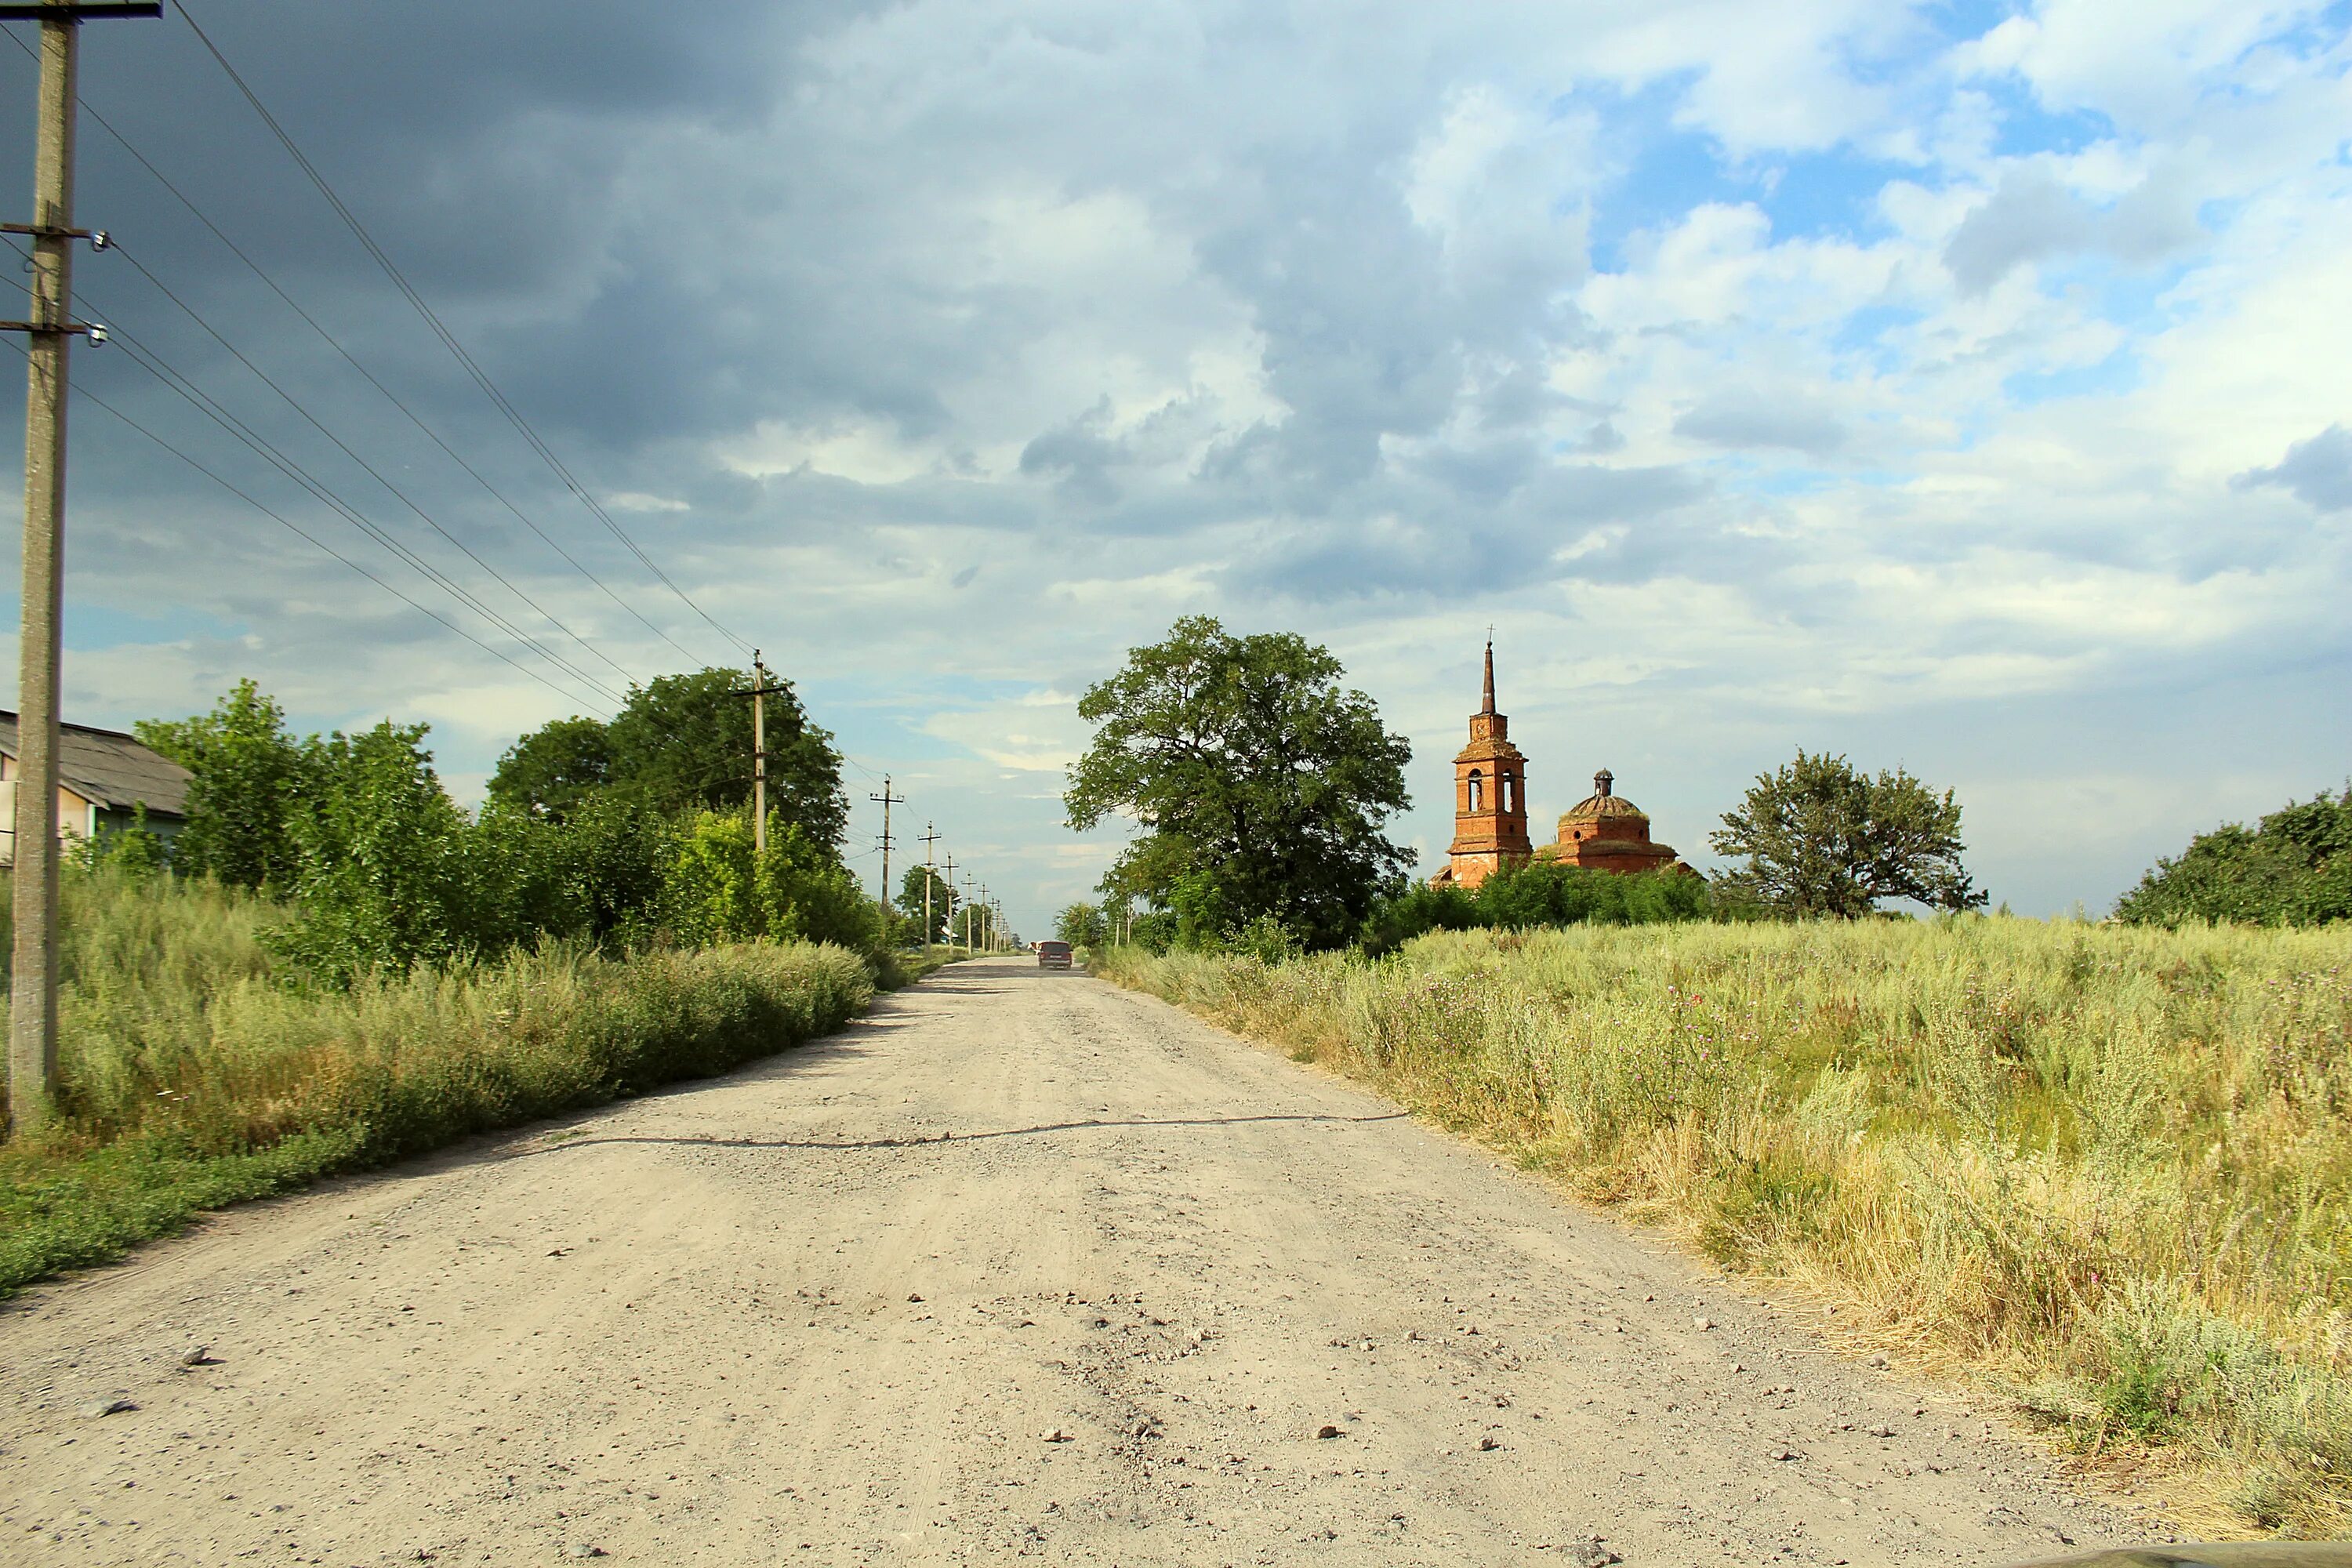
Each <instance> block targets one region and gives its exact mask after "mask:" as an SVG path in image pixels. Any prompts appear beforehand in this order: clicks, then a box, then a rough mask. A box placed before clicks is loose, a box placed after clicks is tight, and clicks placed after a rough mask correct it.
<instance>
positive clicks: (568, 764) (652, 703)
mask: <svg viewBox="0 0 2352 1568" xmlns="http://www.w3.org/2000/svg"><path fill="white" fill-rule="evenodd" d="M770 679H771V682H772V684H771V686H770V688H769V690H768V697H767V731H768V734H767V739H768V809H769V811H770V812H771V813H772V814H778V815H781V816H782V818H783V820H785V821H786V822H789V823H793V824H796V825H797V826H799V827H800V829H801V831H802V832H803V833H804V834H806V835H807V836H808V838H809V841H810V842H811V843H813V844H817V845H821V846H824V847H827V848H834V849H837V848H838V847H839V846H840V844H841V837H842V834H843V832H844V831H845V829H846V828H847V826H848V824H849V801H848V797H847V796H846V795H844V794H843V793H842V787H841V753H840V752H836V751H835V750H834V747H833V737H832V735H830V734H829V733H827V732H826V731H824V729H822V728H820V727H819V726H817V725H815V724H814V723H811V722H810V721H809V717H808V714H807V712H806V710H803V708H802V706H801V702H800V698H799V696H798V694H797V693H795V692H794V691H793V687H792V683H791V682H790V681H779V680H775V679H774V678H773V677H771V678H770ZM750 689H751V672H750V671H748V670H740V669H720V668H709V669H701V670H697V671H695V672H694V673H693V674H691V675H664V676H658V677H656V678H655V679H653V680H651V681H648V682H647V683H646V684H645V685H643V686H633V687H631V688H630V689H629V698H628V700H627V701H626V702H625V703H624V704H622V707H621V710H620V712H618V713H616V714H614V716H613V721H612V722H611V723H609V724H600V723H598V722H597V721H595V720H593V719H582V718H577V717H575V718H571V719H558V720H557V721H554V722H553V723H551V724H548V725H545V726H544V727H542V728H541V729H538V730H535V731H532V732H531V733H530V734H528V735H525V736H523V737H522V738H521V739H520V740H519V741H517V742H515V743H514V744H513V745H512V746H510V747H509V748H508V749H507V752H506V754H505V755H504V756H502V757H501V758H499V768H498V772H497V773H496V774H495V775H493V776H492V778H491V780H490V788H489V794H490V798H491V799H493V800H496V801H498V802H499V803H500V804H502V805H510V806H513V807H515V808H517V809H519V810H522V811H526V812H528V813H530V815H532V816H541V817H545V818H547V819H549V820H551V821H562V820H563V819H564V818H565V817H567V816H570V815H571V814H572V813H573V812H575V811H577V810H578V809H579V808H580V805H581V804H582V803H583V801H585V800H587V799H589V798H591V797H593V796H595V795H603V794H605V793H608V792H609V793H611V794H612V795H614V796H616V797H617V798H619V799H621V800H623V801H625V802H627V803H629V804H631V805H636V806H639V807H642V808H644V809H646V810H649V811H656V812H662V813H667V814H670V815H677V814H682V813H690V812H697V811H730V810H740V809H741V808H742V807H743V806H745V805H748V804H749V803H750V801H751V700H750V699H749V698H748V697H746V696H745V695H743V694H744V693H745V692H747V691H749V690H750Z"/></svg>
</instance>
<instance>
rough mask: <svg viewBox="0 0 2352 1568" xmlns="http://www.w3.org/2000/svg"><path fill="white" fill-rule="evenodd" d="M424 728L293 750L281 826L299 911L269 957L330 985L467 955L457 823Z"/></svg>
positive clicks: (386, 730)
mask: <svg viewBox="0 0 2352 1568" xmlns="http://www.w3.org/2000/svg"><path fill="white" fill-rule="evenodd" d="M302 750H303V773H304V777H305V784H306V790H305V793H304V795H303V798H302V801H301V804H300V808H299V810H297V811H296V812H294V813H293V815H292V816H291V817H290V819H289V823H290V827H291V831H292V835H293V838H294V844H295V848H296V851H297V871H296V875H295V878H294V887H293V891H294V894H295V899H296V901H297V902H298V903H299V905H300V906H301V913H300V914H299V916H298V917H297V918H296V919H295V921H294V922H293V923H292V924H291V925H290V926H289V927H287V928H285V929H284V930H283V931H279V932H278V933H277V937H276V940H277V941H278V945H279V947H280V950H281V951H283V952H286V953H287V954H288V956H289V957H290V958H292V959H294V960H295V961H296V962H297V963H300V964H301V965H302V966H303V967H305V968H307V969H309V970H310V971H311V972H312V973H316V974H319V975H320V976H322V977H324V978H327V979H330V980H333V981H336V982H343V981H348V980H350V979H352V977H353V976H355V975H358V974H361V973H366V972H369V971H373V970H404V969H406V968H408V967H409V966H411V965H412V964H415V963H430V962H433V961H436V960H438V959H444V958H447V957H451V956H453V955H455V954H456V953H457V952H460V951H461V950H463V949H464V948H466V947H467V946H468V945H469V941H468V938H469V935H470V933H469V931H468V926H469V924H470V923H471V921H472V920H473V915H474V911H472V910H469V909H468V908H467V899H466V897H465V889H466V885H467V878H466V874H465V868H464V866H463V862H462V859H461V857H462V855H463V853H464V846H463V842H462V839H463V836H464V832H465V829H466V826H467V824H466V820H465V816H464V814H463V813H461V812H459V811H458V809H457V805H456V804H455V803H453V802H452V801H451V800H450V799H449V797H448V795H446V794H444V793H443V792H442V789H441V781H440V779H439V778H438V777H437V776H436V774H435V773H434V771H433V757H432V753H431V752H427V751H426V750H425V725H422V724H394V723H393V722H391V721H389V720H387V721H384V722H383V723H381V724H378V725H377V726H376V727H375V728H374V729H373V730H368V731H362V732H361V733H360V734H357V735H345V734H343V733H342V732H341V731H337V732H336V733H334V734H332V735H331V736H329V737H328V738H327V739H325V740H323V741H321V740H320V739H319V738H318V737H316V736H312V737H311V738H310V740H309V741H308V742H305V743H304V745H303V748H302Z"/></svg>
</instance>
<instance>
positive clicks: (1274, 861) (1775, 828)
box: [1060, 616, 1985, 950]
mask: <svg viewBox="0 0 2352 1568" xmlns="http://www.w3.org/2000/svg"><path fill="white" fill-rule="evenodd" d="M1343 673H1344V672H1343V670H1342V669H1341V667H1340V665H1339V660H1337V659H1336V658H1333V657H1332V656H1331V654H1330V653H1329V652H1328V650H1327V649H1324V648H1321V647H1315V646H1313V645H1311V644H1309V643H1307V641H1305V640H1304V639H1303V638H1300V637H1296V636H1293V635H1290V634H1287V633H1271V634H1264V635H1260V636H1255V637H1234V636H1233V635H1232V634H1230V633H1228V632H1227V631H1226V630H1225V629H1224V627H1223V626H1221V625H1220V624H1219V623H1218V622H1217V621H1215V620H1213V619H1212V618H1210V617H1208V616H1187V617H1185V618H1183V619H1181V620H1180V621H1178V622H1177V623H1176V625H1175V626H1174V627H1173V628H1172V629H1171V632H1170V634H1169V636H1168V637H1167V638H1166V639H1164V640H1163V641H1161V642H1159V643H1156V644H1153V645H1151V646H1150V647H1139V648H1135V649H1132V650H1130V651H1129V655H1128V660H1127V664H1126V667H1125V668H1122V669H1121V670H1119V671H1118V673H1117V674H1115V675H1113V676H1111V677H1110V678H1109V679H1107V680H1104V681H1102V682H1100V683H1099V684H1097V685H1096V686H1094V687H1092V688H1090V689H1088V690H1087V693H1086V695H1085V696H1084V697H1083V698H1082V699H1081V700H1079V703H1078V712H1079V714H1080V716H1081V717H1083V718H1085V719H1086V720H1087V721H1088V722H1089V723H1091V724H1093V725H1094V726H1095V735H1094V739H1093V742H1092V743H1091V744H1090V745H1089V746H1088V747H1087V751H1086V753H1085V754H1084V755H1083V756H1082V757H1081V758H1080V759H1079V761H1078V762H1077V763H1076V764H1075V765H1074V766H1073V767H1072V768H1071V770H1070V774H1069V783H1068V788H1067V789H1066V791H1065V793H1064V795H1063V805H1064V807H1065V810H1066V814H1067V818H1068V822H1069V826H1071V827H1072V828H1074V829H1076V830H1078V831H1081V832H1083V831H1086V830H1087V829H1089V828H1092V827H1094V826H1097V825H1098V824H1100V823H1101V822H1103V821H1105V820H1106V819H1108V818H1110V817H1113V816H1121V817H1126V818H1128V819H1129V820H1131V821H1133V822H1134V823H1136V824H1137V825H1138V826H1139V827H1140V828H1141V829H1142V831H1141V833H1140V834H1139V836H1138V837H1136V838H1135V839H1134V840H1133V841H1132V842H1131V843H1130V844H1129V846H1128V847H1127V848H1126V849H1125V850H1124V851H1123V852H1122V853H1121V854H1120V856H1119V857H1118V860H1117V861H1116V863H1115V864H1114V865H1113V866H1112V868H1111V870H1110V872H1109V874H1108V876H1107V877H1106V878H1105V879H1104V880H1103V883H1102V891H1103V892H1104V893H1105V894H1106V895H1107V896H1108V898H1109V899H1111V900H1114V901H1115V902H1116V903H1118V905H1120V906H1122V907H1124V906H1126V905H1128V904H1129V903H1130V902H1133V903H1139V904H1140V905H1141V906H1142V907H1143V909H1144V910H1145V911H1146V912H1145V913H1143V914H1140V915H1138V916H1135V917H1134V918H1133V919H1132V921H1129V922H1128V929H1129V932H1130V933H1131V936H1132V939H1133V940H1135V941H1138V942H1144V943H1146V944H1149V945H1177V946H1186V947H1216V946H1228V945H1233V944H1235V943H1240V944H1242V945H1245V946H1249V947H1251V948H1253V949H1255V950H1267V949H1270V948H1274V947H1280V946H1283V945H1288V946H1291V947H1300V948H1328V947H1337V946H1341V945H1345V944H1348V943H1350V942H1358V943H1363V944H1365V945H1369V946H1371V947H1374V948H1379V947H1381V946H1384V945H1388V944H1391V943H1392V942H1394V941H1397V940H1401V937H1400V936H1399V934H1398V933H1400V932H1402V933H1403V934H1405V935H1410V934H1412V931H1416V930H1428V929H1431V928H1432V927H1433V926H1439V925H1457V926H1466V925H1494V924H1503V925H1538V924H1566V923H1574V922H1577V921H1587V920H1647V919H1661V920H1664V919H1688V918H1694V917H1696V916H1697V915H1701V914H1705V913H1709V912H1716V913H1726V912H1738V913H1740V914H1751V915H1752V914H1759V913H1762V914H1772V915H1780V916H1787V917H1800V916H1834V917H1837V918H1841V919H1848V920H1851V919H1855V918H1858V917H1860V916H1862V915H1864V914H1867V913H1869V912H1870V911H1871V910H1874V908H1876V907H1877V905H1878V903H1879V901H1880V900H1886V899H1909V900H1916V901H1918V902H1920V903H1924V904H1927V905H1928V906H1930V907H1932V908H1937V909H1944V910H1969V909H1976V908H1979V907H1981V906H1982V905H1983V903H1984V902H1985V895H1984V894H1983V893H1982V892H1981V891H1980V890H1979V889H1977V888H1976V887H1975V885H1974V883H1973V882H1972V881H1971V880H1970V879H1969V875H1968V872H1967V871H1966V869H1965V868H1963V866H1962V865H1961V860H1960V857H1961V854H1962V850H1963V846H1962V844H1961V840H1960V807H1959V805H1958V801H1957V800H1956V799H1955V798H1954V797H1953V795H1952V794H1951V792H1950V791H1948V790H1947V791H1945V792H1944V793H1943V794H1942V795H1937V794H1936V793H1934V792H1933V791H1931V790H1929V789H1928V788H1927V786H1926V785H1925V784H1922V783H1920V781H1919V780H1917V779H1916V778H1914V777H1912V776H1911V775H1910V774H1909V773H1906V772H1903V771H1901V770H1899V769H1898V770H1895V771H1894V772H1881V773H1878V774H1877V775H1876V776H1875V777H1873V776H1871V775H1869V774H1866V773H1862V772H1860V771H1859V770H1857V769H1855V768H1854V767H1853V766H1852V765H1851V764H1850V763H1847V762H1846V760H1845V759H1844V758H1843V757H1832V756H1830V755H1828V754H1826V753H1824V754H1822V755H1819V756H1814V755H1809V754H1807V753H1805V752H1798V754H1797V757H1796V760H1795V761H1794V762H1793V763H1790V764H1788V765H1786V766H1784V767H1782V768H1780V769H1779V770H1778V771H1777V772H1775V773H1767V774H1764V775H1762V776H1760V777H1759V779H1758V780H1757V781H1756V784H1755V785H1754V786H1753V787H1752V788H1750V789H1749V790H1748V795H1747V798H1746V799H1745V800H1744V801H1743V802H1742V804H1741V805H1740V806H1739V807H1738V809H1737V810H1735V811H1733V812H1732V813H1730V814H1729V815H1727V816H1726V817H1725V818H1724V824H1723V826H1722V828H1721V829H1720V830H1719V831H1717V832H1716V833H1715V834H1714V835H1713V836H1712V838H1711V843H1712V845H1713V847H1714V848H1715V849H1716V850H1717V853H1719V854H1722V855H1726V856H1728V857H1732V858H1741V859H1744V860H1745V862H1746V864H1745V865H1744V866H1742V867H1741V868H1739V869H1738V870H1737V871H1734V872H1732V873H1730V874H1728V875H1727V876H1726V877H1723V878H1719V879H1717V881H1716V882H1715V883H1714V884H1713V885H1712V886H1710V885H1709V884H1707V883H1706V882H1704V881H1701V880H1699V879H1692V878H1685V877H1678V878H1668V879H1651V878H1645V879H1632V880H1631V881H1630V882H1629V881H1628V880H1627V879H1612V878H1610V877H1607V876H1605V875H1603V874H1599V873H1590V872H1580V871H1577V870H1575V869H1574V868H1564V867H1553V866H1543V865H1538V866H1531V867H1528V868H1524V869H1523V870H1521V871H1518V872H1515V873H1511V874H1507V875H1505V876H1500V877H1496V878H1495V879H1492V880H1490V881H1489V882H1488V883H1487V884H1486V887H1485V888H1482V889H1480V891H1479V894H1478V895H1477V896H1475V897H1473V896H1472V895H1470V894H1467V893H1465V892H1462V891H1461V890H1459V889H1456V890H1454V891H1453V892H1451V893H1446V894H1441V893H1438V892H1436V891H1434V890H1433V889H1416V888H1412V887H1410V886H1408V884H1407V879H1406V875H1405V873H1406V870H1407V868H1409V867H1410V866H1411V865H1412V854H1411V852H1410V851H1408V850H1406V849H1405V848H1404V847H1402V846H1400V845H1398V844H1396V843H1394V842H1392V841H1391V840H1390V839H1389V838H1388V837H1386V835H1385V832H1384V829H1385V827H1386V825H1387V824H1388V823H1389V821H1390V820H1391V818H1392V817H1394V816H1395V815H1396V814H1397V813H1398V812H1401V811H1402V810H1403V809H1404V807H1405V805H1406V804H1407V795H1406V791H1405V782H1404V780H1405V767H1406V764H1407V763H1410V762H1411V760H1412V749H1411V747H1410V746H1409V745H1408V744H1407V743H1406V742H1405V740H1404V738H1403V737H1402V736H1400V735H1397V734H1394V733H1392V732H1391V731H1389V730H1388V729H1387V728H1386V727H1385V726H1384V725H1382V723H1381V719H1380V713H1379V710H1378V709H1377V708H1376V707H1375V706H1374V705H1373V703H1372V700H1371V699H1370V698H1369V697H1367V696H1365V695H1364V694H1363V693H1362V692H1360V691H1356V690H1350V689H1346V688H1344V687H1343V686H1342V685H1341V684H1340V677H1341V675H1342V674H1343ZM1102 918H1103V916H1102V911H1101V910H1099V909H1097V908H1096V907H1095V906H1092V905H1085V904H1081V905H1074V906H1072V907H1071V908H1070V909H1069V910H1066V911H1064V916H1063V929H1062V930H1061V932H1060V934H1061V935H1062V936H1063V938H1064V939H1065V940H1066V941H1071V942H1092V941H1097V940H1099V939H1100V931H1101V927H1100V924H1099V922H1100V921H1101V920H1102Z"/></svg>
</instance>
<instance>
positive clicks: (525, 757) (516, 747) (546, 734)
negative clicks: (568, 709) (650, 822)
mask: <svg viewBox="0 0 2352 1568" xmlns="http://www.w3.org/2000/svg"><path fill="white" fill-rule="evenodd" d="M612 782H613V737H612V732H611V731H608V730H606V729H605V728H604V725H603V724H601V723H599V722H598V721H595V720H593V719H583V718H581V717H579V716H577V715H576V714H575V715H574V716H573V717H572V718H569V719H558V720H556V721H554V722H553V723H551V724H546V725H542V726H541V728H539V729H537V730H534V731H531V732H530V734H528V735H525V736H523V737H522V738H521V739H520V740H518V741H517V742H515V743H514V744H513V745H511V746H509V747H508V748H507V750H506V754H505V755H504V756H501V757H500V758H499V767H498V771H497V772H496V773H492V774H491V775H490V787H489V792H488V793H489V798H490V799H491V800H492V801H494V802H496V803H497V804H499V805H506V806H510V807H512V808H513V809H515V810H517V811H520V812H522V813H524V814H525V815H527V816H536V817H542V818H544V819H546V820H548V821H550V822H562V821H563V820H565V819H566V818H567V817H569V816H572V813H574V812H576V811H578V810H579V809H580V808H581V806H582V805H583V804H584V803H585V802H586V801H587V800H588V798H589V797H590V796H592V795H596V794H598V793H599V792H601V791H603V790H604V788H605V787H606V786H607V785H609V784H611V783H612Z"/></svg>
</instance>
